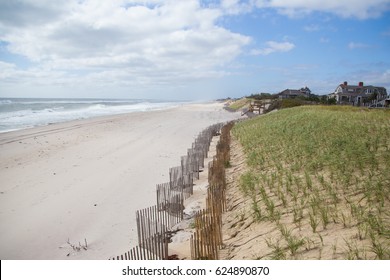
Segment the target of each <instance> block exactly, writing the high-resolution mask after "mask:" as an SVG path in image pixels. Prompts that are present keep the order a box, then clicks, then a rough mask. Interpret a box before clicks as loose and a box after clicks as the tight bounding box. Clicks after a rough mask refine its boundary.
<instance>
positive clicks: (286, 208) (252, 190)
mask: <svg viewBox="0 0 390 280" xmlns="http://www.w3.org/2000/svg"><path fill="white" fill-rule="evenodd" d="M233 135H234V136H235V138H236V139H238V140H239V142H240V143H241V144H242V146H243V148H244V152H245V154H246V158H247V165H248V168H249V169H248V170H247V172H246V173H245V174H244V175H243V176H242V177H241V181H240V186H241V189H242V191H243V192H244V194H245V195H247V196H250V197H251V198H252V199H251V201H252V210H253V215H254V217H255V219H256V220H257V222H260V223H261V222H264V221H267V222H268V223H269V222H272V223H274V225H275V228H278V229H280V239H278V241H277V243H272V242H270V241H267V244H268V247H269V248H270V249H272V250H273V251H272V253H270V254H269V256H268V257H270V258H285V257H286V258H299V257H300V256H301V257H302V254H303V255H304V254H305V253H308V252H310V251H312V250H314V249H313V248H316V250H318V251H319V258H321V257H322V256H323V252H326V250H328V251H331V252H332V254H331V256H333V258H344V259H361V258H364V259H365V258H368V259H390V111H389V110H369V109H362V108H354V107H344V106H301V107H295V108H289V109H285V110H281V111H279V112H277V113H274V114H267V115H264V116H261V117H259V118H254V119H251V120H248V121H245V122H241V123H238V124H236V125H235V126H234V128H233ZM293 232H294V234H293ZM330 232H332V233H330ZM334 232H336V233H334ZM319 233H320V234H319ZM332 234H339V235H340V236H339V237H340V240H344V243H343V244H340V243H339V244H338V246H337V245H335V240H334V237H331V235H332ZM318 236H320V240H319V239H318ZM336 244H337V240H336ZM304 245H306V247H310V250H309V249H308V248H306V249H305V248H304V247H305V246H304ZM282 249H283V250H284V251H283V250H282Z"/></svg>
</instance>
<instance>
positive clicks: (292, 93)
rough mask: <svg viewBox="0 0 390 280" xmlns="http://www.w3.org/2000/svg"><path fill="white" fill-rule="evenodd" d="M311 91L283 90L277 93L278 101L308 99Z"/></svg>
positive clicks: (306, 88) (305, 89)
mask: <svg viewBox="0 0 390 280" xmlns="http://www.w3.org/2000/svg"><path fill="white" fill-rule="evenodd" d="M310 94H311V90H310V89H309V88H308V87H304V88H301V89H285V90H283V91H281V92H279V94H278V96H279V98H280V99H286V98H297V97H310Z"/></svg>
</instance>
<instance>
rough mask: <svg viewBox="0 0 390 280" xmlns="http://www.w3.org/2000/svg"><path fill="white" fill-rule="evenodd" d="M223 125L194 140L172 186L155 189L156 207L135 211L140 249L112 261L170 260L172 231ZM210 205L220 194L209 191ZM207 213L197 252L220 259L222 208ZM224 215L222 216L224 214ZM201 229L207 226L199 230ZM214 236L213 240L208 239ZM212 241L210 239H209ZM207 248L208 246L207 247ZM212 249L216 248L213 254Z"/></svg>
mask: <svg viewBox="0 0 390 280" xmlns="http://www.w3.org/2000/svg"><path fill="white" fill-rule="evenodd" d="M222 126H223V124H216V125H212V126H210V127H208V128H207V129H205V130H204V131H202V132H201V133H199V135H198V137H197V138H196V139H195V142H194V143H193V144H192V147H191V148H190V149H188V150H187V155H185V156H183V157H181V165H180V166H178V167H172V168H170V169H169V183H164V184H158V185H157V186H156V195H157V205H155V206H152V207H149V208H145V209H142V210H138V211H136V220H137V233H138V246H135V247H134V248H132V249H131V250H129V251H127V252H126V253H124V254H122V255H120V256H117V257H116V258H112V259H113V260H157V259H158V260H165V259H168V257H169V256H168V243H169V242H170V236H169V235H170V229H171V228H172V227H173V226H174V225H175V224H177V223H178V222H180V221H181V220H182V219H183V214H184V212H183V211H184V199H187V198H188V197H189V196H190V195H192V194H193V180H194V178H196V179H199V172H200V171H201V169H202V168H204V160H205V158H206V157H207V156H208V152H209V147H210V143H211V140H212V138H213V136H215V135H219V131H220V130H221V128H222ZM209 192H210V194H208V196H210V199H211V200H210V201H209V202H208V204H210V203H214V202H215V201H217V200H219V195H220V193H221V192H220V191H217V190H214V188H210V189H209ZM217 204H218V203H217ZM208 208H209V210H207V211H208V212H207V213H206V212H201V213H199V214H198V215H197V216H196V218H195V219H196V223H197V224H198V225H199V230H197V232H196V233H195V235H194V236H195V237H196V238H195V241H192V240H191V244H192V243H194V244H195V245H194V246H195V248H198V249H194V250H195V251H196V252H198V250H200V252H202V253H201V254H200V255H199V258H201V257H202V256H203V254H204V252H206V251H207V256H208V258H218V255H216V254H217V253H218V252H217V250H216V249H215V248H218V246H220V244H222V243H221V241H222V238H221V236H220V235H221V233H220V226H218V227H216V225H218V224H220V221H221V218H220V214H217V213H220V212H221V210H220V206H218V205H213V206H212V207H208ZM221 213H222V212H221ZM200 225H204V227H203V228H202V229H200V228H201V227H200ZM210 233H211V237H207V236H206V235H208V234H210ZM207 238H208V239H207ZM210 238H211V239H210ZM204 244H206V245H204ZM210 248H213V249H212V250H211V249H210Z"/></svg>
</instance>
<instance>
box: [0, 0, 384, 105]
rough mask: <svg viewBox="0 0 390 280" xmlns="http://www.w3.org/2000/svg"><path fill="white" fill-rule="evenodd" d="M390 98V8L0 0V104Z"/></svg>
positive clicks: (342, 0)
mask: <svg viewBox="0 0 390 280" xmlns="http://www.w3.org/2000/svg"><path fill="white" fill-rule="evenodd" d="M344 81H348V83H349V84H358V83H359V82H360V81H362V82H364V84H366V85H368V84H370V85H375V86H384V87H386V88H387V91H388V92H389V93H390V0H369V1H368V0H326V1H322V0H246V1H239V0H220V1H217V0H203V1H196V0H150V1H148V0H145V1H141V0H110V1H103V0H101V1H98V0H63V1H61V0H18V1H16V0H0V97H47V98H61V97H62V98H67V97H69V98H74V97H82V98H143V99H144V98H151V99H166V100H168V99H169V100H172V99H175V100H177V99H179V100H209V99H216V98H225V97H232V98H234V97H241V96H247V95H250V94H253V93H261V92H267V93H278V92H280V91H282V90H284V89H287V88H290V89H299V88H301V87H305V86H307V87H309V88H310V89H311V91H312V92H313V93H316V94H320V95H322V94H329V93H331V92H333V91H334V90H335V88H336V87H337V86H338V85H339V84H340V83H343V82H344Z"/></svg>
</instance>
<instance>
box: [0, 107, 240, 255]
mask: <svg viewBox="0 0 390 280" xmlns="http://www.w3.org/2000/svg"><path fill="white" fill-rule="evenodd" d="M238 116H239V113H238V114H232V113H229V112H226V111H225V110H223V109H222V104H217V103H212V104H192V105H183V106H181V107H178V108H174V109H169V110H162V111H152V112H144V113H132V114H126V115H120V116H111V117H104V118H94V119H90V120H82V121H74V122H69V123H63V124H55V125H50V126H46V127H41V128H34V129H28V130H23V131H17V132H9V133H3V134H0V158H1V161H0V224H1V227H0V259H108V258H110V257H113V256H116V255H120V254H122V253H124V252H126V251H127V250H128V249H130V248H131V247H133V246H134V245H136V244H137V229H136V224H135V211H136V210H138V209H141V208H146V207H149V206H152V205H154V204H155V203H156V202H155V200H156V193H155V186H156V184H159V183H164V182H167V181H168V180H169V168H170V167H173V166H177V165H179V164H180V157H181V156H182V155H185V154H186V152H187V149H188V148H189V147H190V146H191V144H192V142H193V141H194V139H195V137H196V136H197V135H198V133H199V132H201V131H202V130H203V129H205V128H206V127H207V126H209V125H211V124H214V123H218V122H221V121H227V120H231V119H235V118H237V117H238ZM68 239H69V240H70V243H72V244H74V245H78V244H79V242H80V243H81V244H82V245H84V239H86V240H87V243H88V249H87V250H83V249H82V250H81V251H79V252H77V251H75V250H73V249H72V248H71V247H70V245H69V244H67V240H68ZM68 254H69V256H67V255H68Z"/></svg>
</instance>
